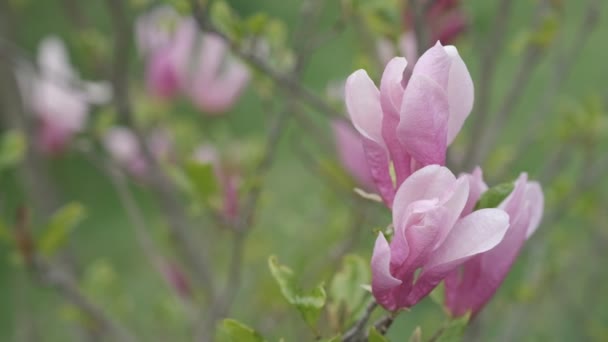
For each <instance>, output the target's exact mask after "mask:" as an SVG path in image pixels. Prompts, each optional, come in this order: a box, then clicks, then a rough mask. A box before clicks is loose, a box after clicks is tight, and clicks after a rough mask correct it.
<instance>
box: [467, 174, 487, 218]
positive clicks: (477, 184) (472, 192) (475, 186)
mask: <svg viewBox="0 0 608 342" xmlns="http://www.w3.org/2000/svg"><path fill="white" fill-rule="evenodd" d="M465 176H466V177H467V179H468V180H469V198H468V199H467V204H466V205H465V206H464V209H463V210H462V215H461V216H466V215H468V214H470V213H471V212H472V211H473V209H474V208H475V205H476V204H477V201H479V198H480V197H481V194H483V193H484V192H486V191H487V190H488V186H487V185H486V183H485V182H484V181H483V172H482V171H481V168H479V167H476V168H475V169H474V170H473V173H471V174H465Z"/></svg>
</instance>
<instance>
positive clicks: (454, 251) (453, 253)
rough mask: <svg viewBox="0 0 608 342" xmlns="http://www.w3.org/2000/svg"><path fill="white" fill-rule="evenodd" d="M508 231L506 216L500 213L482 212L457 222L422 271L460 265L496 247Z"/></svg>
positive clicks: (493, 210) (507, 218) (490, 210)
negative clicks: (450, 264)
mask: <svg viewBox="0 0 608 342" xmlns="http://www.w3.org/2000/svg"><path fill="white" fill-rule="evenodd" d="M507 228H509V215H507V213H505V212H504V211H503V210H500V209H481V210H477V211H474V212H473V213H472V214H470V215H468V216H466V217H464V218H462V219H460V220H459V221H458V222H457V223H456V225H455V226H454V228H453V229H452V230H451V231H450V233H449V234H448V236H447V237H446V239H445V241H444V243H443V244H442V245H441V246H439V248H438V249H437V250H436V251H435V253H433V256H432V257H431V259H430V260H429V262H428V264H427V265H426V266H425V269H432V268H434V267H437V266H441V265H444V264H448V263H453V262H455V261H459V260H462V259H465V258H468V257H470V256H473V255H475V254H479V253H483V252H485V251H488V250H490V249H492V248H493V247H495V246H496V245H497V244H498V243H500V241H501V240H502V238H503V237H504V235H505V233H506V231H507Z"/></svg>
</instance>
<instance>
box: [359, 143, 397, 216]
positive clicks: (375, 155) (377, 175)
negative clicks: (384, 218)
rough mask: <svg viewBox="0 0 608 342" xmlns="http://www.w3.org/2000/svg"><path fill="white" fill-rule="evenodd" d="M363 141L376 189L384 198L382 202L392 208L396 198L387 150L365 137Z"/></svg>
mask: <svg viewBox="0 0 608 342" xmlns="http://www.w3.org/2000/svg"><path fill="white" fill-rule="evenodd" d="M361 139H362V141H363V150H364V151H365V156H366V159H367V164H368V165H369V170H370V173H371V175H372V179H373V180H374V183H375V184H376V189H377V190H378V192H380V196H382V200H383V201H384V203H385V204H386V206H387V207H389V208H391V207H392V206H393V198H394V197H395V185H394V184H393V179H392V178H391V174H390V170H389V159H388V153H387V151H386V148H385V147H384V145H380V144H377V143H376V142H374V141H372V140H370V139H367V138H365V137H361Z"/></svg>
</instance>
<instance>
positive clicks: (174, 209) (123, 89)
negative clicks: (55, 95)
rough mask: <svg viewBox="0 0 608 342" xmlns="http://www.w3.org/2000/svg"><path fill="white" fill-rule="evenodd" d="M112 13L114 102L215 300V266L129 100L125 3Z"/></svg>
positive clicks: (112, 4) (111, 0)
mask: <svg viewBox="0 0 608 342" xmlns="http://www.w3.org/2000/svg"><path fill="white" fill-rule="evenodd" d="M106 3H107V6H108V9H109V12H110V14H111V16H112V20H113V22H114V64H113V72H112V84H113V90H114V102H115V105H116V109H117V112H118V114H119V115H121V117H123V118H124V120H125V121H126V122H127V123H128V125H129V126H131V127H132V128H133V131H134V132H135V135H136V136H137V140H138V142H139V145H140V146H141V149H142V152H143V155H144V158H145V160H146V162H147V164H148V165H149V166H150V176H151V180H152V183H153V185H154V187H153V188H154V191H155V193H156V195H157V196H156V197H157V199H158V201H159V203H160V206H161V209H162V210H163V212H164V214H165V216H166V217H167V220H168V221H169V228H170V231H171V234H172V237H173V239H174V241H175V242H176V243H177V244H179V250H180V252H181V253H182V254H183V259H184V261H185V262H186V263H187V264H188V265H189V266H190V268H191V270H192V271H193V272H194V274H195V275H196V277H197V279H198V282H199V283H200V284H201V286H203V288H204V289H205V290H206V292H207V294H208V295H209V298H213V297H214V293H215V286H214V284H213V276H212V273H211V267H210V266H209V264H208V260H207V258H206V257H205V256H204V254H203V252H202V251H203V250H204V249H205V248H204V247H201V246H200V244H199V243H197V241H196V239H194V238H193V235H194V234H193V232H194V229H192V227H191V225H190V223H189V219H188V216H187V214H186V213H185V211H184V208H183V206H182V204H181V203H180V199H179V196H178V194H177V190H176V189H175V187H174V185H173V183H172V182H171V180H170V179H169V178H168V177H167V175H166V174H165V173H164V171H163V170H162V167H161V165H160V164H159V163H158V161H157V160H156V158H155V157H154V156H153V154H152V152H151V151H150V149H149V146H148V144H147V143H146V139H145V137H144V135H143V133H142V132H141V131H140V130H139V129H138V127H137V125H136V122H135V120H134V118H133V115H132V110H131V105H130V101H129V83H128V66H129V51H130V49H131V39H130V36H131V32H132V30H131V27H130V22H129V20H128V18H127V14H126V10H125V8H124V3H123V1H122V0H106Z"/></svg>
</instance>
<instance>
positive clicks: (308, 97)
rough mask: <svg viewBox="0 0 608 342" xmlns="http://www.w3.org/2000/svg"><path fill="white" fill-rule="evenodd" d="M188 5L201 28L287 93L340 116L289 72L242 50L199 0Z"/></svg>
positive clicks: (324, 112) (334, 115)
mask: <svg viewBox="0 0 608 342" xmlns="http://www.w3.org/2000/svg"><path fill="white" fill-rule="evenodd" d="M190 5H191V7H192V13H193V15H194V18H195V20H196V22H197V23H198V25H199V27H200V29H201V30H203V31H206V32H210V33H213V34H216V35H217V36H219V37H220V38H222V39H223V40H224V41H226V43H228V45H229V46H230V49H231V50H232V52H233V53H234V54H235V55H236V56H237V57H239V58H241V59H242V60H244V61H246V62H247V63H249V64H250V65H251V66H252V67H253V68H255V69H256V70H258V71H260V72H261V73H262V74H264V75H266V76H267V77H268V78H270V79H271V80H272V81H274V83H276V84H277V85H278V86H279V87H280V88H282V89H284V90H287V91H288V92H289V93H291V94H292V95H294V96H295V97H296V98H297V99H299V100H300V101H302V102H305V103H307V104H308V105H309V106H310V107H312V108H314V109H316V110H318V111H319V112H321V113H323V114H325V115H327V116H328V117H342V116H343V115H342V113H340V112H339V111H337V110H336V109H334V108H333V107H332V106H331V105H329V104H328V103H327V102H326V101H325V100H324V99H323V98H321V97H319V96H318V95H316V94H315V93H314V92H312V91H310V90H309V89H308V88H306V87H304V86H303V85H302V84H301V83H300V82H299V80H297V79H296V78H294V77H293V76H291V75H289V74H283V73H280V72H278V71H276V70H274V68H273V67H272V66H270V65H268V64H267V63H266V61H265V60H264V59H262V58H260V57H258V56H256V55H255V54H253V53H252V52H251V51H245V50H243V49H242V48H241V47H240V46H239V44H238V42H236V41H234V40H232V39H230V37H228V36H227V35H226V34H224V33H223V32H221V31H220V30H218V29H217V27H215V26H214V25H213V24H212V23H211V21H210V20H209V18H207V17H206V16H205V15H204V14H203V13H205V12H204V11H202V9H201V5H200V4H199V1H196V0H190Z"/></svg>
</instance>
